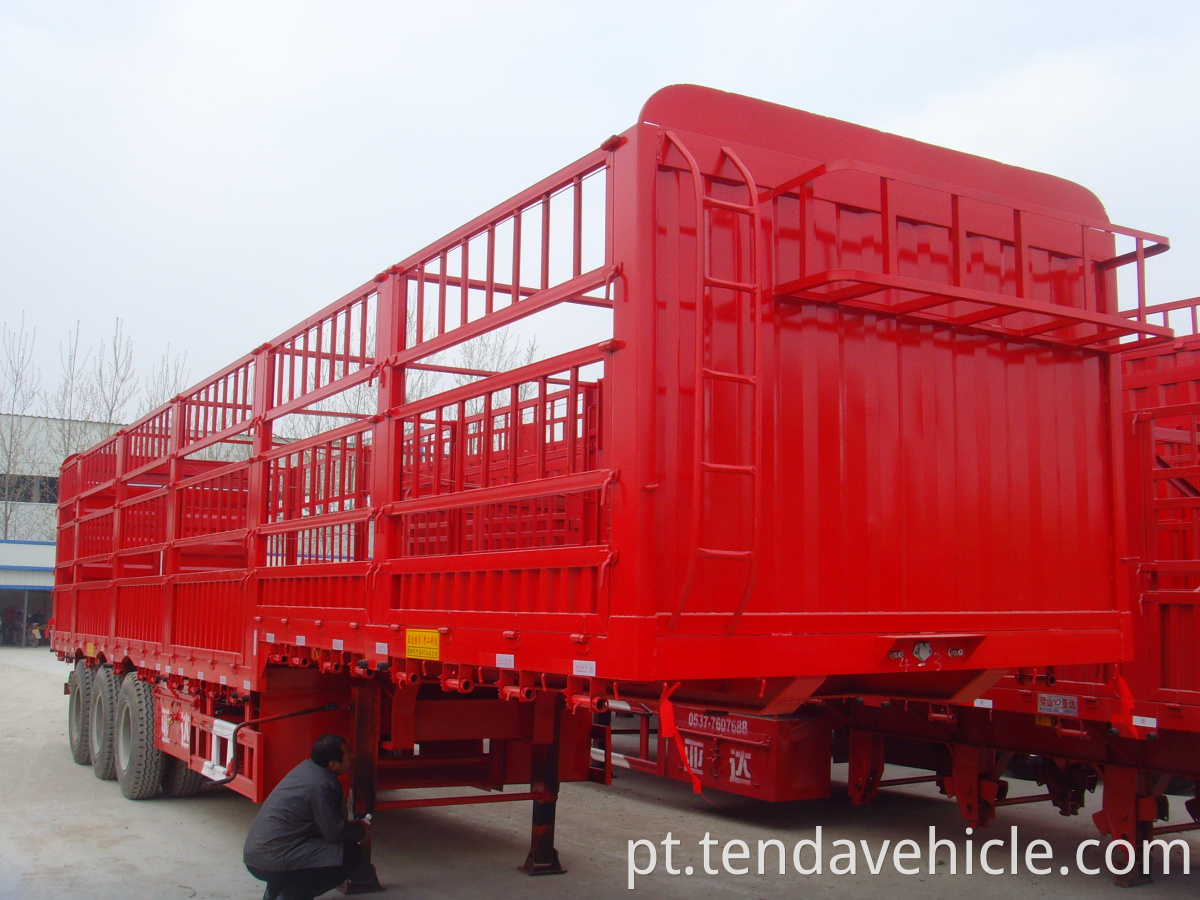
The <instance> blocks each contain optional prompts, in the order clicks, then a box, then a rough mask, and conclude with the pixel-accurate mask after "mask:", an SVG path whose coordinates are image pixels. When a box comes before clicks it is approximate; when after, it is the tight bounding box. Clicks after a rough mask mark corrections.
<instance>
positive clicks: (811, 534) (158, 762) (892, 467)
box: [54, 86, 1170, 873]
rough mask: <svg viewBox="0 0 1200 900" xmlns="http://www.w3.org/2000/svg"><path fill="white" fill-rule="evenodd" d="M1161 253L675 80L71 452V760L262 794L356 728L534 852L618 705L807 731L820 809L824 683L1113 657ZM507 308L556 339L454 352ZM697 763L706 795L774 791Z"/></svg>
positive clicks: (1043, 180)
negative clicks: (1134, 433) (1125, 355)
mask: <svg viewBox="0 0 1200 900" xmlns="http://www.w3.org/2000/svg"><path fill="white" fill-rule="evenodd" d="M1117 237H1121V238H1122V239H1123V240H1126V241H1128V242H1129V243H1130V244H1131V245H1132V246H1134V247H1135V249H1134V251H1132V252H1128V253H1125V252H1118V247H1117V243H1116V239H1117ZM1165 248H1166V242H1165V241H1164V240H1163V239H1161V238H1158V237H1155V236H1153V235H1149V234H1144V233H1141V232H1136V231H1130V230H1128V229H1123V228H1118V227H1116V226H1114V225H1112V224H1111V223H1109V222H1108V220H1107V218H1106V216H1105V213H1104V210H1103V207H1102V206H1101V205H1100V203H1099V202H1098V201H1097V200H1096V199H1095V197H1093V196H1092V195H1091V194H1090V193H1089V192H1087V191H1086V190H1084V189H1082V188H1080V187H1078V186H1077V185H1074V184H1071V183H1069V182H1066V181H1063V180H1061V179H1058V178H1053V177H1050V176H1048V175H1042V174H1038V173H1035V172H1029V171H1025V170H1022V169H1017V168H1013V167H1010V166H1005V165H1002V164H1000V163H997V162H993V161H990V160H985V159H980V158H976V157H972V156H968V155H965V154H962V153H956V152H952V151H949V150H945V149H941V148H938V147H932V146H929V145H926V144H921V143H918V142H916V141H912V140H907V139H904V138H899V137H895V136H892V135H888V134H883V133H880V132H877V131H872V130H869V129H866V128H861V127H858V126H855V125H850V124H846V123H843V122H838V121H835V120H832V119H826V118H822V117H819V116H814V115H811V114H808V113H804V112H799V111H796V110H792V109H786V108H783V107H779V106H774V105H772V104H768V103H763V102H760V101H757V100H752V99H749V98H745V97H738V96H734V95H730V94H724V93H720V92H717V91H713V90H708V89H704V88H699V87H693V86H676V87H670V88H666V89H664V90H662V91H660V92H659V93H657V94H655V95H654V96H653V97H652V98H650V100H649V101H648V102H647V104H646V106H645V107H644V108H643V110H642V113H641V117H640V118H639V120H638V123H637V124H636V125H634V126H633V127H632V128H630V129H629V130H627V131H625V132H624V133H622V134H619V135H615V136H613V137H612V138H610V139H608V140H607V141H605V142H604V143H603V144H602V145H601V146H600V147H599V149H597V150H595V151H593V152H591V153H589V154H587V155H586V156H584V157H583V158H582V159H580V160H579V161H577V162H575V163H573V164H571V165H569V166H567V167H566V168H564V169H562V170H560V171H559V172H557V173H555V174H554V175H551V176H550V177H548V178H546V179H545V180H543V181H541V182H539V183H537V184H535V185H534V186H532V187H531V188H529V189H528V190H526V191H523V192H522V193H520V194H518V195H517V196H515V197H513V198H512V199H511V200H509V201H507V202H506V203H503V204H501V205H500V206H497V207H495V208H494V209H492V210H490V211H489V212H487V213H484V214H483V215H481V216H479V217H478V218H476V219H474V220H472V221H471V222H469V223H467V224H466V225H464V226H462V227H461V228H459V229H457V230H456V231H454V232H452V233H451V234H449V235H447V236H446V237H445V238H443V239H441V240H439V241H436V242H435V243H433V244H431V245H430V246H429V247H427V248H425V249H424V250H421V251H420V252H418V253H416V254H414V255H412V256H410V257H408V258H407V259H405V260H404V261H403V262H400V263H399V264H397V265H395V266H393V267H391V268H390V269H387V270H386V271H384V272H383V273H381V274H380V275H378V276H376V277H375V278H373V279H371V280H370V281H368V282H366V283H365V284H363V285H362V286H360V287H358V288H355V289H354V290H352V291H350V292H349V293H348V294H346V295H345V296H344V297H342V298H341V299H340V300H337V301H336V302H334V303H333V304H331V305H330V306H328V307H326V308H325V309H323V310H321V311H320V312H318V313H316V314H315V315H313V316H312V317H311V318H308V319H306V320H305V321H303V322H301V323H300V324H299V325H297V326H296V327H295V328H293V329H291V330H289V331H287V332H285V333H284V334H282V335H280V336H279V337H278V338H276V339H275V340H273V341H271V342H269V343H266V344H263V345H262V346H261V347H259V348H257V349H256V350H254V351H253V352H252V353H250V354H248V355H246V356H245V357H243V358H241V359H239V360H237V361H236V362H234V363H232V364H231V365H229V366H228V367H226V368H225V369H223V370H221V371H220V372H218V373H217V374H216V375H214V376H213V377H211V378H210V379H208V380H206V381H204V382H202V383H201V384H199V385H197V386H196V387H194V388H192V389H190V390H189V391H187V392H186V393H184V394H182V395H181V396H179V397H176V398H175V399H174V400H173V401H171V402H170V403H168V404H166V405H165V406H163V407H161V408H159V409H158V410H155V411H154V412H152V413H150V414H149V415H147V416H145V417H144V418H142V419H141V420H139V421H138V422H136V423H134V424H133V425H130V426H128V427H126V428H123V429H122V430H121V431H120V432H119V433H117V434H116V435H114V436H113V437H111V438H109V439H108V440H106V441H104V442H102V443H100V444H98V445H97V446H96V447H94V448H92V449H91V450H89V451H87V452H85V453H82V454H79V455H77V456H74V457H72V458H70V459H69V460H67V461H66V462H65V463H64V466H63V471H62V481H61V485H60V498H61V499H60V524H59V541H58V562H57V568H56V571H57V586H56V589H55V618H56V621H57V623H58V625H59V629H58V631H57V632H56V634H55V638H54V649H55V650H56V651H57V653H58V654H59V656H60V657H61V658H62V659H63V660H64V661H67V662H69V663H71V664H73V665H74V670H73V674H72V675H71V678H70V682H69V692H70V734H71V743H72V748H73V752H74V754H75V758H76V760H78V761H79V762H81V763H87V762H88V761H89V760H90V762H91V764H92V765H93V767H94V770H95V773H96V774H97V775H98V776H100V777H102V778H105V777H113V775H114V774H115V776H116V778H117V779H118V781H119V782H120V784H121V787H122V790H123V791H124V792H125V794H126V795H127V796H129V797H133V798H138V797H149V796H153V795H154V794H156V793H157V792H158V791H159V790H164V791H165V792H167V793H168V794H181V793H187V792H189V791H191V790H194V789H195V788H196V787H197V786H198V785H199V784H200V783H201V779H205V778H208V779H212V780H217V781H222V782H225V783H227V784H228V785H229V786H230V787H232V788H233V789H234V790H236V791H239V792H240V793H242V794H244V795H246V796H247V797H250V798H252V799H254V800H256V801H258V800H262V799H263V798H264V797H265V796H266V794H267V793H268V792H269V791H270V790H271V788H272V787H273V786H274V785H275V784H276V782H277V781H278V780H279V779H280V777H281V776H282V775H283V774H284V773H285V772H286V771H287V770H288V769H289V768H290V767H291V766H292V765H294V764H295V763H296V762H297V761H298V760H299V759H301V758H303V756H304V755H305V754H306V753H307V752H308V749H309V745H310V743H311V740H312V738H313V737H314V736H316V735H317V734H320V733H322V732H330V731H332V732H342V733H345V734H348V735H349V736H350V737H351V741H352V744H353V747H354V752H355V757H356V766H355V775H354V788H355V791H354V797H355V802H356V806H357V810H356V811H357V812H359V813H365V812H368V811H370V810H373V809H380V808H385V807H395V806H413V805H433V804H447V803H471V802H487V801H492V800H506V799H507V800H532V801H533V828H532V840H531V849H530V853H529V858H528V860H527V862H526V869H527V871H529V872H531V873H540V872H550V871H558V860H557V854H556V853H555V851H554V845H553V838H554V804H555V799H556V796H557V788H558V785H559V783H560V782H561V781H565V780H575V779H586V778H589V777H591V778H595V779H600V780H604V779H606V778H607V777H609V775H610V770H609V769H608V764H609V761H610V756H609V754H608V749H607V748H608V746H609V741H610V739H611V734H610V732H609V730H608V728H607V726H605V725H603V724H600V725H594V724H593V715H594V714H596V713H601V712H603V711H604V710H606V709H607V708H608V706H609V704H610V703H614V702H615V703H620V704H626V705H630V704H632V705H637V704H642V705H645V706H647V707H649V706H650V705H653V708H655V709H657V710H659V711H660V712H662V713H663V714H664V716H663V717H664V719H665V720H666V721H667V730H668V732H671V734H672V735H685V734H686V733H687V730H688V729H689V728H690V729H691V731H692V732H695V731H697V729H696V728H695V727H694V723H693V721H692V719H691V718H690V717H689V716H686V715H684V714H683V712H682V711H679V712H676V711H675V709H674V706H673V704H674V703H675V702H678V703H680V704H682V705H683V706H682V707H681V710H693V711H695V710H700V711H703V710H714V711H720V712H725V713H740V714H746V715H749V716H753V717H756V719H757V720H759V721H771V722H786V723H787V725H788V728H789V729H790V731H789V735H790V746H792V747H793V749H794V751H795V752H796V753H799V754H801V755H803V756H805V757H806V758H811V759H814V760H820V761H821V765H816V766H794V765H793V766H790V768H789V767H787V766H785V767H784V769H786V770H787V772H788V775H787V777H788V778H789V779H790V781H789V783H788V785H787V795H788V796H789V797H793V798H802V797H816V796H823V795H825V794H826V793H827V792H828V790H829V755H830V741H831V734H832V732H833V728H832V727H831V726H830V725H829V719H828V717H829V716H830V715H831V714H830V712H829V709H830V708H831V707H830V706H829V705H825V706H817V707H813V706H811V705H810V706H807V707H806V706H805V704H806V702H809V701H814V700H833V699H835V698H843V697H862V696H879V697H891V698H909V699H913V700H925V701H933V702H937V703H944V704H949V703H953V702H955V701H962V700H968V701H969V700H972V699H973V698H975V697H978V696H979V695H980V694H981V693H982V692H983V691H984V690H986V689H987V688H988V687H990V686H991V685H993V684H994V683H995V682H996V680H997V679H999V678H1000V677H1001V676H1003V675H1004V674H1005V673H1007V672H1009V671H1012V670H1014V669H1018V668H1022V667H1036V666H1041V665H1045V664H1046V663H1047V662H1048V661H1050V660H1053V661H1055V662H1056V663H1057V664H1060V665H1075V666H1086V665H1094V664H1100V663H1105V662H1111V661H1114V660H1123V659H1125V658H1127V657H1128V656H1129V653H1130V650H1131V647H1132V646H1133V633H1132V617H1131V613H1130V584H1129V579H1128V577H1127V568H1128V567H1127V564H1126V563H1125V562H1123V560H1124V559H1125V558H1126V557H1128V556H1129V555H1130V553H1131V551H1130V550H1129V549H1128V547H1127V543H1128V540H1127V535H1126V533H1125V526H1124V523H1125V510H1124V494H1123V485H1124V474H1123V460H1122V458H1121V456H1120V453H1119V452H1118V449H1119V432H1120V429H1121V428H1122V427H1123V420H1122V418H1121V416H1120V403H1119V397H1118V393H1119V390H1120V385H1119V378H1120V372H1119V368H1118V367H1119V362H1120V357H1119V356H1118V355H1116V351H1118V350H1120V349H1122V348H1124V347H1127V346H1128V342H1139V341H1146V340H1155V339H1163V338H1166V337H1168V336H1169V335H1170V330H1169V329H1168V328H1167V327H1165V326H1164V325H1162V324H1154V323H1151V322H1150V320H1149V317H1148V316H1146V315H1144V314H1134V315H1127V314H1124V313H1122V312H1120V309H1121V307H1120V306H1119V304H1118V300H1117V296H1116V281H1117V278H1116V275H1117V270H1118V269H1120V268H1121V267H1123V266H1124V267H1128V270H1129V271H1131V272H1133V273H1135V274H1136V276H1137V278H1136V282H1137V284H1138V285H1139V287H1138V296H1137V297H1136V304H1132V301H1131V305H1136V307H1137V309H1139V310H1144V309H1145V308H1146V300H1145V297H1144V294H1143V293H1142V291H1143V289H1142V287H1141V286H1142V285H1143V284H1144V274H1145V273H1144V264H1145V260H1146V258H1147V257H1149V256H1151V255H1153V254H1154V253H1156V252H1158V251H1160V250H1162V249H1165ZM510 327H511V328H513V329H518V330H519V329H525V332H523V333H536V334H537V335H538V336H539V341H540V342H541V343H540V344H539V345H540V346H542V347H543V348H545V347H547V346H548V345H549V346H550V347H551V348H552V355H551V356H550V357H549V358H546V359H542V360H538V361H533V362H529V363H527V364H524V365H516V366H515V367H514V366H507V367H506V366H502V365H500V366H493V367H488V366H487V364H486V363H485V364H482V365H479V364H472V363H471V362H470V361H471V360H478V359H479V358H480V353H479V352H477V351H478V349H479V348H480V347H481V346H484V344H485V343H486V342H488V341H491V342H492V345H493V346H494V345H495V343H496V342H497V341H502V340H503V337H504V336H505V335H506V334H507V333H506V332H505V331H504V329H506V328H510ZM1122 340H1125V341H1126V342H1127V343H1121V341H1122ZM456 348H457V350H456ZM464 348H465V349H464ZM452 363H453V364H452ZM672 712H674V713H675V714H674V715H670V713H672ZM716 718H720V717H719V716H718V717H716ZM672 724H674V725H675V727H676V729H677V730H676V731H673V732H672V731H671V725H672ZM701 730H702V729H701ZM712 734H715V735H717V736H718V737H719V736H720V735H721V732H720V729H717V730H715V731H713V732H712ZM669 736H670V735H669ZM736 736H737V735H734V737H736ZM712 746H714V747H717V750H718V752H717V753H716V755H715V756H714V757H713V758H714V759H715V760H719V761H720V764H721V766H724V768H720V766H717V767H716V768H712V769H710V768H703V770H702V771H697V772H696V773H695V774H696V777H697V778H699V779H701V780H702V781H704V782H706V783H711V784H713V785H714V786H724V785H727V784H728V783H729V782H730V780H731V779H732V778H733V775H734V773H735V772H736V773H737V774H738V775H739V777H742V778H743V779H744V780H746V781H748V782H750V781H753V779H750V778H749V776H747V775H746V773H747V772H749V771H754V766H756V765H758V761H757V760H756V759H755V758H754V757H750V758H745V757H743V759H742V761H741V763H739V765H738V766H737V767H734V768H730V766H729V765H728V764H727V762H726V761H727V760H729V759H730V758H732V757H731V755H725V754H724V750H723V749H721V747H720V746H719V745H717V744H713V745H712ZM593 747H595V749H596V750H597V756H599V757H600V759H599V760H597V761H596V762H595V765H594V766H593V760H592V750H593ZM742 747H743V749H746V748H749V749H754V744H753V742H752V741H749V742H747V741H744V742H743V744H742ZM695 758H697V759H703V758H704V757H703V754H700V755H699V756H696V757H695ZM780 771H783V769H780ZM780 777H782V776H780ZM510 784H511V785H528V788H527V789H521V790H518V791H516V792H509V793H504V792H502V789H503V788H504V787H505V786H506V785H510ZM447 786H453V787H461V788H463V789H464V790H463V791H461V792H460V793H459V795H457V796H452V797H447V796H440V797H436V798H432V797H428V796H422V795H419V794H416V793H413V792H412V789H417V788H425V787H443V788H444V787H447ZM468 788H469V789H478V790H465V789H468ZM397 791H402V792H403V793H395V792H397ZM443 793H444V792H443Z"/></svg>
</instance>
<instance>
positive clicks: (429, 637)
mask: <svg viewBox="0 0 1200 900" xmlns="http://www.w3.org/2000/svg"><path fill="white" fill-rule="evenodd" d="M404 655H405V656H407V657H408V658H409V659H432V660H440V659H441V658H442V636H441V635H440V634H439V633H438V632H437V631H434V630H432V629H428V628H408V629H405V631H404Z"/></svg>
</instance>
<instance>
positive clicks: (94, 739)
mask: <svg viewBox="0 0 1200 900" xmlns="http://www.w3.org/2000/svg"><path fill="white" fill-rule="evenodd" d="M103 721H104V695H103V694H102V693H101V692H99V691H97V692H96V699H95V702H94V703H93V704H92V720H91V721H90V722H88V739H89V743H90V745H91V749H92V756H96V754H98V753H99V752H100V723H101V722H103Z"/></svg>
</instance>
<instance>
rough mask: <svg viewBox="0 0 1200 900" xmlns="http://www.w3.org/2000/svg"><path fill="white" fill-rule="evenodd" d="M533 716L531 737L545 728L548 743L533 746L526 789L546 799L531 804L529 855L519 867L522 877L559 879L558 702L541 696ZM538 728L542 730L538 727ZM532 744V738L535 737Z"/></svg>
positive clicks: (546, 696) (560, 702) (545, 695)
mask: <svg viewBox="0 0 1200 900" xmlns="http://www.w3.org/2000/svg"><path fill="white" fill-rule="evenodd" d="M536 702H537V704H538V709H537V710H536V711H535V712H534V715H535V716H536V717H537V719H538V721H537V722H536V723H535V725H534V731H535V734H536V733H537V732H538V731H545V730H546V729H545V726H546V725H549V726H550V727H549V729H548V730H549V734H548V735H546V736H547V737H549V742H548V743H535V744H534V745H533V754H532V755H533V760H532V765H531V767H530V768H531V771H530V777H529V781H530V784H529V789H530V790H531V791H534V792H541V793H542V794H544V795H546V796H547V797H548V798H549V799H547V800H534V801H533V828H532V831H531V834H530V839H529V855H528V856H527V857H525V863H524V864H523V865H522V866H521V867H520V869H521V871H522V872H524V873H525V874H526V875H561V874H562V873H563V872H565V871H566V869H564V868H563V867H562V863H560V862H559V861H558V851H557V850H555V849H554V817H555V809H556V807H557V805H558V750H559V743H558V742H559V733H560V727H561V724H562V700H561V699H560V698H559V697H558V695H547V694H543V695H542V696H539V697H538V699H537V701H536ZM539 726H542V727H539ZM535 741H536V737H535Z"/></svg>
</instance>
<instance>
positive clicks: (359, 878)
mask: <svg viewBox="0 0 1200 900" xmlns="http://www.w3.org/2000/svg"><path fill="white" fill-rule="evenodd" d="M379 715H380V697H379V688H378V687H377V686H376V685H375V683H374V682H366V683H365V684H362V685H358V686H356V687H355V688H354V740H353V747H354V775H353V784H354V815H355V817H356V818H361V817H362V816H365V815H366V814H367V813H372V814H373V813H374V812H375V774H376V767H377V765H378V762H379ZM362 851H363V858H362V862H361V863H360V864H359V866H358V869H357V870H355V872H354V874H352V875H351V876H350V878H349V880H348V881H347V882H346V884H345V886H344V887H343V888H342V891H343V892H344V893H346V894H374V893H377V892H379V891H382V890H383V886H382V885H381V884H380V883H379V876H378V875H376V874H375V864H374V863H372V862H371V839H370V837H369V836H368V838H367V840H365V841H363V844H362Z"/></svg>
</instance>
